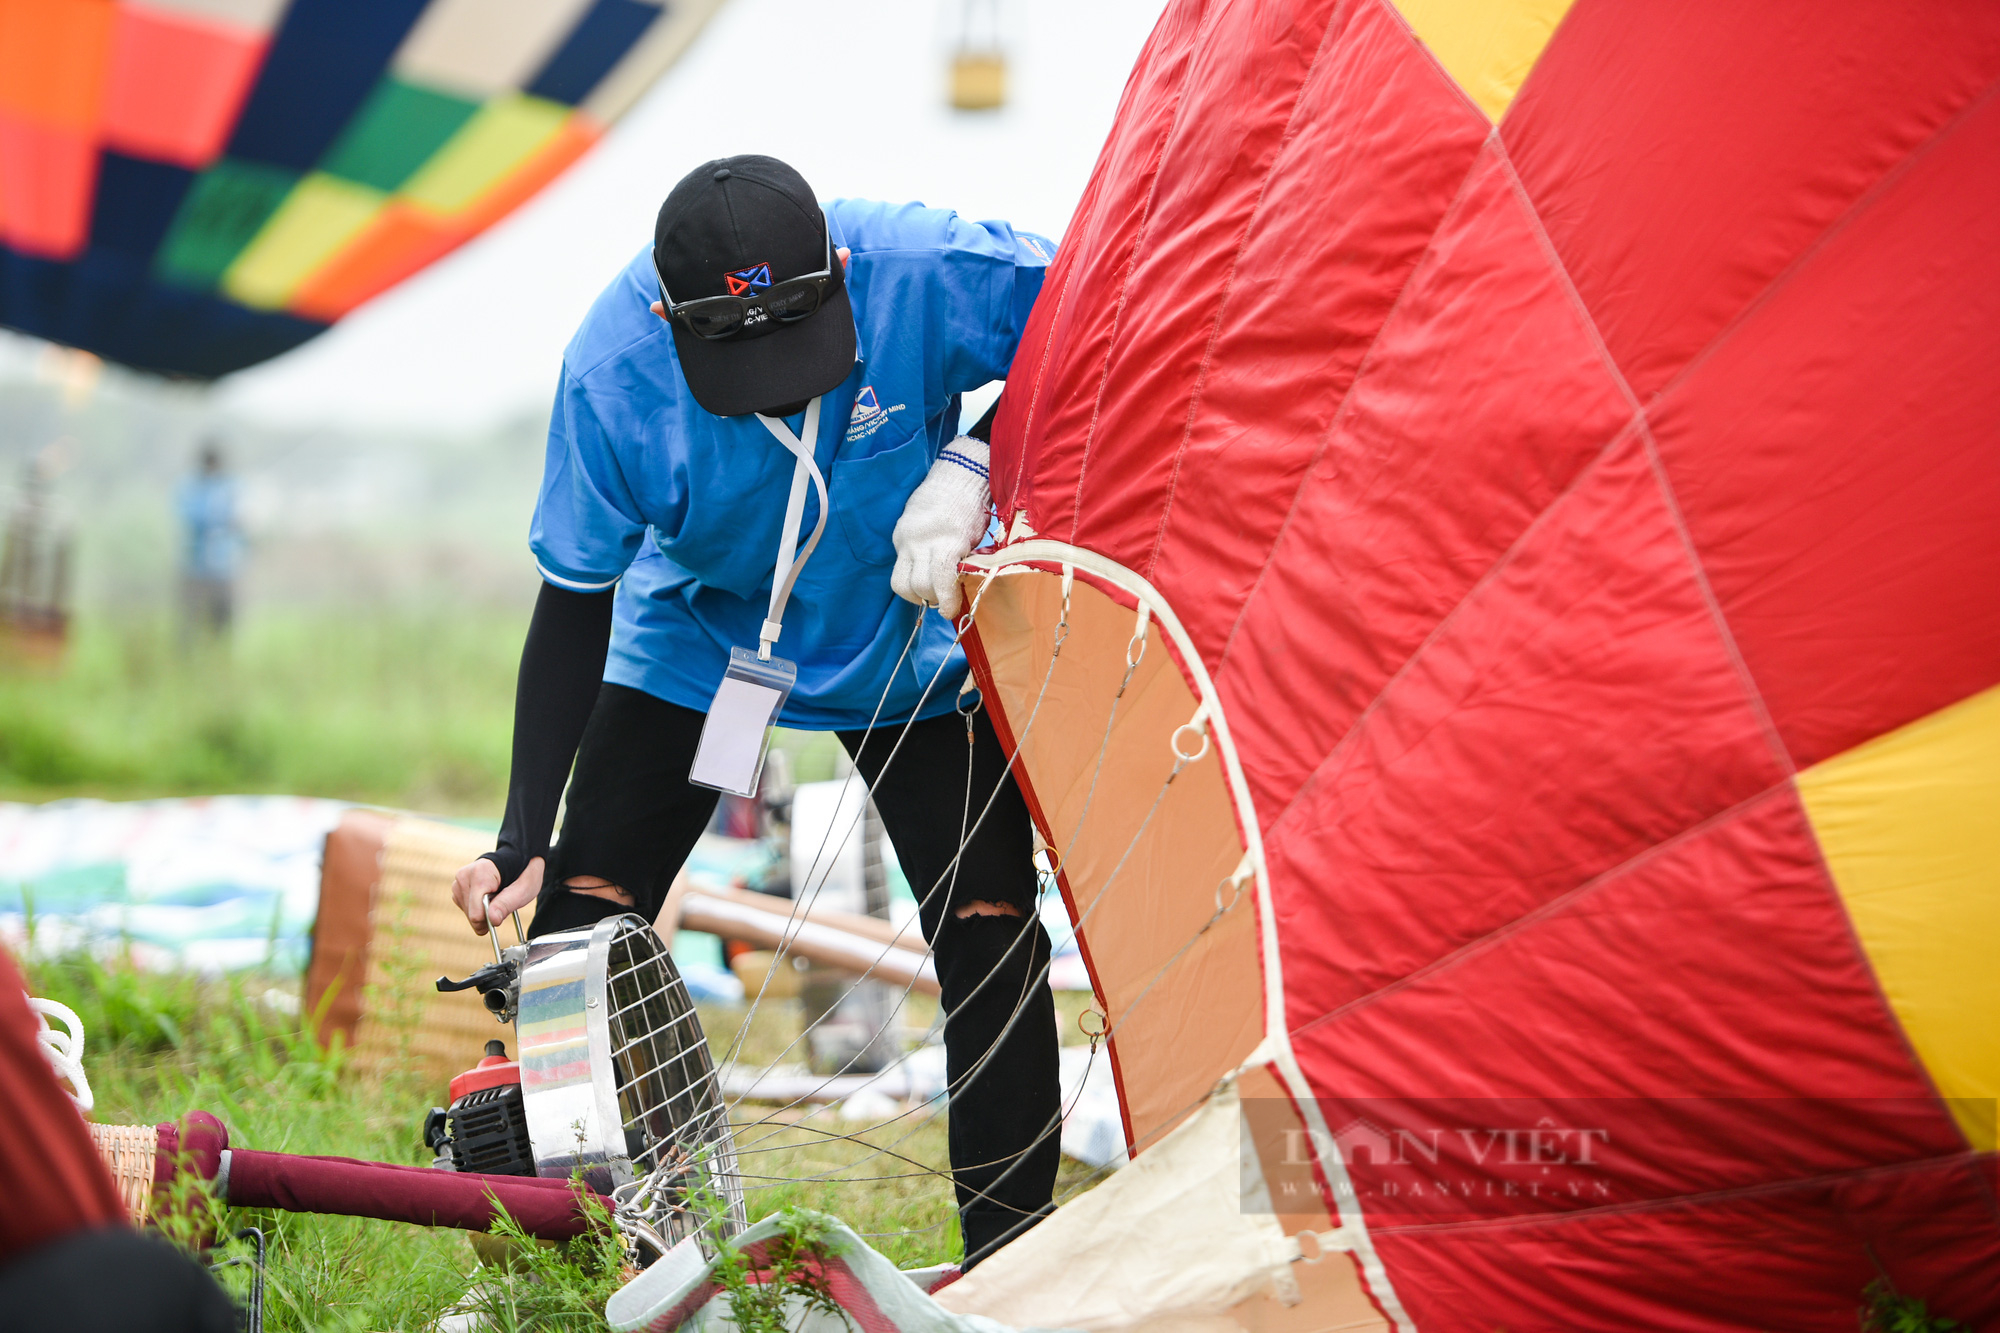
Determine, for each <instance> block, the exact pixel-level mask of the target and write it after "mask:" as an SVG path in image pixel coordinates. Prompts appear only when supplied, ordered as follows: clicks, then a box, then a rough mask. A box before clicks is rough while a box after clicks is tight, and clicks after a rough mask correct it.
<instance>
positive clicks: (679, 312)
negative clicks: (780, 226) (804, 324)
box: [653, 227, 834, 342]
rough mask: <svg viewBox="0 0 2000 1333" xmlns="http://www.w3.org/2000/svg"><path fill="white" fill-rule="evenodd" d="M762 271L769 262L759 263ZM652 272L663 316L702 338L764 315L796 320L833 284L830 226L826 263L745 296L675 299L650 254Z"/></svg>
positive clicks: (729, 332)
mask: <svg viewBox="0 0 2000 1333" xmlns="http://www.w3.org/2000/svg"><path fill="white" fill-rule="evenodd" d="M762 267H764V268H765V270H766V273H767V274H768V272H769V266H768V265H765V266H762ZM653 276H654V277H656V278H658V279H659V280H660V301H661V303H662V304H663V305H665V306H666V308H667V318H668V319H673V320H678V321H680V323H681V325H682V327H684V328H686V329H687V331H688V332H690V333H692V334H693V335H694V336H695V337H697V338H700V339H701V340H702V341H704V342H716V341H719V340H721V339H723V338H731V337H734V336H735V335H736V334H738V333H741V332H742V331H743V330H744V329H746V328H751V327H754V326H756V325H758V324H761V323H763V322H764V321H765V319H767V318H768V319H773V320H776V321H777V322H778V323H780V324H796V323H798V322H799V321H800V320H802V319H805V318H806V317H807V316H809V315H811V314H813V313H814V312H815V311H817V310H818V309H819V306H820V302H821V301H822V300H824V299H825V297H826V294H827V292H828V291H830V290H832V289H833V286H834V271H833V229H832V228H831V227H829V228H827V229H826V267H825V268H823V269H821V270H820V271H819V272H817V273H807V274H805V275H804V276H802V277H797V278H786V279H785V280H784V281H783V282H773V283H769V284H768V285H767V286H763V287H758V288H756V289H755V291H754V292H753V293H752V294H750V295H748V296H704V297H700V298H698V299H696V300H693V301H679V302H676V301H675V300H674V298H673V296H672V294H671V293H669V292H668V291H667V279H666V275H665V274H663V273H661V272H660V257H659V255H658V254H657V253H656V254H655V255H654V256H653Z"/></svg>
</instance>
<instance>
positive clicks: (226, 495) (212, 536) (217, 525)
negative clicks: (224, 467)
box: [179, 473, 243, 579]
mask: <svg viewBox="0 0 2000 1333" xmlns="http://www.w3.org/2000/svg"><path fill="white" fill-rule="evenodd" d="M179 501H180V511H181V522H182V524H183V525H184V526H185V527H186V530H187V542H186V545H184V546H183V547H182V548H181V567H182V568H183V569H184V570H185V571H186V572H187V573H188V574H190V575H192V576H194V577H195V578H200V579H233V578H235V577H236V565H237V562H238V561H239V560H240V559H241V557H242V554H243V537H242V534H241V533H240V532H239V531H238V530H237V527H236V482H235V480H234V479H233V478H230V477H227V476H216V475H209V474H205V473H197V474H195V475H194V476H192V477H189V478H187V479H186V480H185V481H183V482H182V483H181V488H180V496H179Z"/></svg>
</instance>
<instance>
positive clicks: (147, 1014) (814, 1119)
mask: <svg viewBox="0 0 2000 1333" xmlns="http://www.w3.org/2000/svg"><path fill="white" fill-rule="evenodd" d="M28 973H29V983H30V984H29V989H30V992H31V993H32V994H35V995H41V996H46V997H49V998H52V999H57V1000H61V1001H62V1002H63V1003H65V1004H67V1005H69V1006H70V1007H71V1008H73V1009H75V1010H76V1011H77V1012H78V1015H79V1016H80V1017H81V1018H82V1019H83V1022H84V1024H85V1027H86V1029H87V1031H88V1034H89V1036H88V1045H87V1050H86V1052H85V1064H86V1068H87V1070H88V1073H89V1076H90V1081H91V1084H92V1087H93V1089H94V1091H95V1092H96V1096H97V1107H96V1110H95V1111H94V1112H93V1114H92V1117H91V1118H92V1119H94V1120H97V1121H99V1122H101V1123H104V1124H156V1123H160V1122H164V1121H169V1120H173V1119H176V1118H178V1117H180V1116H181V1115H184V1114H185V1113H187V1112H188V1111H191V1110H197V1109H199V1110H206V1111H209V1112H212V1113H213V1114H215V1115H217V1116H219V1117H220V1118H221V1119H222V1121H223V1123H224V1124H225V1125H227V1126H228V1128H229V1135H230V1142H231V1143H232V1145H233V1146H236V1147H243V1148H256V1149H264V1150H267V1151H276V1152H290V1153H312V1154H325V1155H333V1156H343V1157H358V1158H362V1159H364V1160H370V1161H383V1162H398V1163H408V1164H423V1163H427V1162H428V1160H429V1154H428V1152H427V1151H426V1150H424V1149H423V1148H422V1146H421V1144H420V1141H419V1133H420V1126H421V1123H422V1118H423V1113H424V1110H425V1108H427V1107H429V1106H432V1105H437V1104H441V1103H442V1102H443V1101H444V1099H445V1089H443V1088H442V1087H437V1086H433V1085H431V1084H430V1083H429V1082H428V1081H427V1080H426V1079H424V1078H422V1077H419V1076H417V1075H415V1074H413V1073H411V1072H409V1071H407V1070H403V1069H397V1068H394V1067H390V1068H382V1069H373V1070H368V1071H363V1070H360V1069H357V1068H355V1067H353V1066H352V1065H351V1064H349V1063H348V1061H347V1060H346V1059H345V1058H344V1056H343V1055H342V1053H340V1052H338V1051H336V1052H332V1053H328V1052H323V1051H321V1050H319V1049H318V1048H317V1047H316V1046H315V1045H314V1044H313V1043H312V1041H311V1040H309V1039H308V1038H307V1037H306V1036H305V1035H304V1025H303V1023H302V1021H301V1020H300V1019H299V1018H298V1017H297V1016H294V1015H290V1014H288V1013H287V1012H286V1006H285V1004H284V1003H282V1000H283V999H284V997H286V996H287V995H288V994H289V993H290V992H289V989H288V988H289V986H291V985H295V983H280V982H274V981H273V979H271V978H268V977H261V976H256V975H252V974H246V975H242V976H237V977H232V978H228V979H224V980H204V979H197V978H194V977H190V976H186V975H171V974H153V973H140V972H136V971H133V970H132V969H130V968H129V967H125V966H123V965H120V964H116V963H104V962H99V961H97V960H94V959H91V958H89V957H87V956H83V955H71V956H65V957H62V958H55V959H46V958H45V959H40V960H37V961H35V962H34V963H33V964H31V965H30V966H29V967H28ZM395 1008H397V1006H394V1005H383V1006H379V1007H378V1009H377V1012H393V1011H394V1010H395ZM912 1010H913V1011H912V1012H911V1013H910V1014H909V1015H907V1016H906V1020H905V1021H906V1022H907V1023H908V1024H910V1025H912V1026H915V1027H919V1028H920V1027H922V1026H924V1025H925V1024H926V1023H927V1022H928V1020H929V1019H930V1018H931V1017H932V1016H933V1012H934V1007H933V1006H932V1004H931V1002H929V1001H922V1000H919V1001H917V1002H914V1003H913V1006H912ZM742 1014H743V1011H742V1009H741V1008H740V1007H738V1008H709V1009H705V1010H704V1014H703V1017H704V1022H705V1025H706V1027H707V1030H708V1032H709V1036H710V1041H711V1044H712V1045H713V1046H714V1047H716V1048H717V1050H718V1054H720V1048H722V1047H725V1046H727V1045H728V1043H729V1042H730V1040H731V1039H732V1038H733V1037H734V1035H735V1033H736V1031H737V1028H738V1025H739V1023H740V1021H741V1018H742ZM798 1030H799V1018H798V1013H797V1010H796V1008H795V1007H794V1006H793V1005H791V1004H789V1003H778V1002H773V1003H770V1004H767V1005H765V1006H764V1007H762V1008H760V1010H759V1011H758V1013H757V1015H756V1018H755V1021H754V1022H753V1023H752V1024H751V1028H750V1031H749V1034H748V1037H747V1039H746V1041H745V1044H744V1050H743V1055H744V1058H745V1059H746V1060H749V1061H756V1062H762V1061H765V1060H769V1059H772V1058H774V1057H776V1056H777V1055H778V1054H779V1053H780V1052H781V1051H783V1049H784V1048H785V1046H786V1045H787V1044H788V1043H789V1042H790V1041H791V1040H792V1038H793V1037H795V1036H796V1035H797V1033H798ZM475 1056H476V1053H475V1052H468V1053H467V1063H468V1064H470V1063H471V1062H472V1060H473V1059H474V1058H475ZM787 1058H794V1059H795V1058H797V1055H796V1053H794V1055H792V1056H790V1057H787ZM738 1142H739V1146H740V1148H741V1150H742V1152H743V1156H742V1160H741V1166H742V1170H743V1172H744V1175H745V1176H746V1178H748V1179H750V1180H751V1181H752V1182H757V1181H759V1180H761V1183H753V1188H752V1189H751V1190H750V1194H749V1199H748V1205H749V1207H748V1211H749V1215H750V1217H751V1219H752V1220H753V1221H754V1220H756V1219H759V1218H762V1217H765V1216H767V1215H769V1214H770V1213H772V1212H775V1211H777V1210H779V1209H781V1208H784V1207H788V1206H801V1207H806V1208H811V1209H815V1210H818V1211H822V1212H827V1213H832V1214H834V1215H837V1216H839V1217H840V1218H841V1219H842V1220H844V1221H845V1222H847V1224H848V1225H849V1226H851V1227H853V1228H854V1229H855V1230H856V1231H857V1232H860V1233H861V1234H863V1235H865V1236H867V1237H869V1238H870V1242H871V1243H872V1244H874V1245H875V1246H876V1248H878V1249H880V1250H881V1251H882V1252H883V1253H884V1254H886V1255H888V1256H889V1257H890V1258H891V1259H892V1260H893V1261H895V1262H896V1263H897V1264H899V1265H901V1266H903V1267H906V1268H907V1267H918V1266H922V1265H926V1264H931V1263H937V1262H942V1261H944V1260H947V1259H952V1258H955V1257H957V1254H958V1250H959V1241H958V1224H957V1218H956V1215H955V1212H954V1209H953V1207H952V1198H951V1185H950V1181H949V1178H948V1176H947V1175H946V1169H947V1160H948V1159H947V1152H946V1124H945V1119H944V1117H943V1116H942V1115H941V1114H933V1113H932V1112H931V1111H929V1110H927V1109H922V1108H919V1109H916V1110H913V1111H912V1112H910V1113H909V1114H907V1115H905V1116H903V1117H902V1118H901V1119H899V1120H897V1121H894V1122H892V1123H890V1124H888V1125H885V1126H881V1127H856V1126H854V1125H852V1124H849V1123H845V1122H842V1121H839V1120H837V1119H836V1118H834V1115H833V1113H832V1112H831V1111H830V1110H819V1111H816V1112H813V1111H810V1110H809V1109H808V1108H800V1110H798V1111H785V1112H775V1113H774V1111H773V1109H772V1108H765V1109H763V1110H758V1109H755V1108H748V1107H746V1108H743V1110H742V1112H741V1114H740V1115H739V1131H738ZM1095 1175H1096V1173H1092V1172H1090V1171H1088V1170H1087V1169H1085V1168H1083V1167H1081V1166H1079V1165H1078V1164H1076V1163H1074V1162H1070V1161H1068V1160H1066V1159H1065V1161H1064V1164H1063V1174H1062V1177H1061V1179H1060V1181H1059V1183H1058V1187H1057V1190H1058V1196H1059V1197H1060V1196H1061V1195H1063V1194H1066V1193H1068V1192H1069V1191H1070V1190H1072V1189H1073V1188H1076V1187H1079V1186H1083V1185H1086V1184H1088V1183H1090V1181H1092V1180H1093V1179H1094V1178H1095ZM249 1225H255V1226H259V1227H262V1228H263V1229H264V1230H265V1232H266V1234H267V1236H268V1237H269V1238H270V1247H271V1248H270V1261H269V1270H268V1271H269V1284H268V1287H267V1289H266V1321H267V1322H266V1327H268V1328H269V1329H271V1330H272V1333H286V1331H288V1330H307V1329H311V1330H340V1331H342V1333H364V1331H372V1330H390V1329H394V1330H408V1331H412V1333H414V1331H415V1330H422V1329H425V1328H427V1327H428V1326H429V1325H430V1323H431V1321H433V1320H434V1319H435V1318H436V1317H437V1315H438V1314H439V1313H440V1312H442V1311H444V1310H446V1309H448V1308H450V1307H451V1306H452V1305H453V1304H454V1303H456V1302H458V1301H460V1300H461V1299H463V1298H465V1297H466V1295H467V1293H468V1291H470V1290H471V1289H472V1287H473V1286H474V1284H475V1282H477V1283H480V1284H484V1285H485V1287H486V1290H487V1298H486V1300H485V1302H484V1304H485V1307H486V1308H488V1309H489V1310H500V1311H512V1314H511V1315H510V1316H509V1317H507V1318H502V1319H500V1320H499V1321H497V1323H496V1327H497V1328H499V1329H502V1330H512V1329H518V1330H522V1331H523V1333H525V1330H527V1329H529V1328H531V1327H532V1328H535V1329H544V1330H545V1329H553V1328H563V1329H594V1328H602V1327H604V1325H603V1321H602V1319H601V1315H602V1308H601V1301H602V1299H603V1298H604V1296H605V1295H607V1294H608V1293H609V1291H610V1290H612V1289H614V1288H615V1286H616V1285H617V1278H616V1276H615V1275H612V1274H607V1273H606V1272H604V1271H603V1269H602V1265H601V1264H600V1263H597V1262H595V1261H594V1257H593V1255H592V1254H591V1253H590V1252H589V1251H588V1249H587V1248H585V1249H584V1250H582V1251H580V1252H577V1253H573V1254H553V1255H549V1254H538V1255H536V1256H533V1258H532V1262H526V1263H519V1264H517V1265H515V1267H516V1268H518V1269H519V1270H520V1271H519V1272H518V1273H517V1274H515V1275H512V1276H510V1275H509V1271H508V1269H506V1268H496V1267H492V1266H486V1267H481V1265H480V1263H479V1260H478V1258H477V1256H476V1254H475V1252H474V1249H473V1247H472V1244H471V1242H470V1241H469V1239H468V1237H467V1235H466V1234H465V1233H462V1232H458V1231H451V1230H432V1229H427V1228H422V1227H413V1226H407V1225H403V1224H400V1223H389V1222H375V1221H365V1220H361V1219H355V1218H339V1217H322V1216H317V1215H311V1214H292V1213H281V1212H269V1211H262V1210H242V1209H239V1210H233V1212H232V1214H231V1216H230V1217H229V1219H228V1226H229V1227H230V1228H231V1229H234V1228H238V1227H242V1226H249ZM492 1253H493V1251H492V1249H491V1247H490V1246H489V1255H490V1254H492ZM535 1270H539V1272H536V1271H535ZM531 1275H532V1276H531ZM223 1276H224V1278H225V1280H226V1281H229V1282H231V1283H236V1284H240V1283H241V1282H243V1281H245V1280H247V1274H246V1272H245V1270H243V1269H234V1270H229V1271H228V1272H226V1273H224V1274H223ZM552 1302H554V1303H555V1305H556V1307H557V1308H552ZM564 1302H567V1304H564Z"/></svg>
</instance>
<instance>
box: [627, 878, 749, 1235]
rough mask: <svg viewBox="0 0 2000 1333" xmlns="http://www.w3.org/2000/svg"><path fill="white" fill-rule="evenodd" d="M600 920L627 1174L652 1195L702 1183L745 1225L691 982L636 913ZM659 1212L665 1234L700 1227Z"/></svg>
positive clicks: (730, 1141) (731, 1147)
mask: <svg viewBox="0 0 2000 1333" xmlns="http://www.w3.org/2000/svg"><path fill="white" fill-rule="evenodd" d="M605 925H606V926H610V927H612V932H611V935H610V939H609V940H608V942H607V949H606V955H605V971H604V986H605V996H606V1006H605V1007H606V1019H607V1024H608V1026H609V1029H610V1037H611V1063H612V1067H613V1069H614V1070H615V1072H616V1077H617V1080H618V1081H617V1087H616V1092H617V1099H618V1116H619V1120H620V1121H621V1122H622V1124H623V1126H624V1132H625V1149H626V1156H627V1158H628V1159H629V1160H630V1162H631V1164H632V1171H633V1174H634V1176H635V1177H638V1178H640V1179H646V1178H651V1180H652V1181H653V1183H654V1188H653V1192H656V1193H657V1192H661V1191H662V1187H664V1193H665V1194H667V1195H679V1196H681V1198H682V1199H684V1198H685V1197H686V1196H687V1195H688V1194H689V1193H691V1192H693V1191H695V1190H697V1189H700V1188H702V1187H704V1186H705V1187H706V1189H707V1190H708V1191H709V1192H711V1193H712V1194H714V1195H715V1196H716V1197H717V1199H719V1201H720V1202H721V1203H722V1204H723V1205H724V1207H725V1209H726V1212H727V1216H728V1219H729V1221H730V1222H731V1223H733V1224H734V1227H732V1228H731V1229H734V1228H735V1227H741V1226H743V1225H744V1224H745V1215H744V1207H743V1185H742V1179H741V1177H740V1176H739V1175H738V1173H737V1167H736V1151H735V1142H734V1138H733V1136H732V1135H731V1133H730V1129H729V1110H728V1107H727V1106H725V1105H724V1104H723V1100H722V1097H721V1095H720V1089H719V1087H718V1085H717V1080H716V1076H715V1064H714V1061H713V1059H712V1058H711V1057H710V1055H709V1050H708V1039H707V1036H706V1035H705V1034H704V1033H703V1031H702V1026H701V1018H700V1016H699V1015H698V1014H697V1013H696V1012H695V1007H694V1001H693V999H692V998H691V997H690V996H689V995H688V989H687V983H686V982H685V981H684V980H682V978H681V975H680V969H678V968H677V967H675V966H674V960H673V957H672V955H671V954H669V953H668V952H667V950H666V948H665V946H664V945H663V944H662V943H661V941H660V937H659V936H658V935H657V934H656V933H655V932H654V931H653V928H652V927H651V926H649V925H647V924H646V923H645V922H643V921H642V920H640V918H638V917H636V916H623V917H619V918H616V920H615V921H612V922H606V923H605ZM599 929H600V930H602V929H604V927H603V926H600V927H599ZM593 943H595V941H593ZM676 1201H677V1200H676ZM657 1215H658V1216H659V1217H660V1218H661V1220H662V1221H663V1222H664V1223H665V1225H664V1227H663V1228H662V1234H663V1235H666V1236H667V1237H668V1239H670V1240H676V1241H677V1240H680V1239H682V1238H683V1237H684V1236H686V1235H688V1234H691V1233H692V1232H693V1231H694V1229H695V1228H696V1226H697V1225H698V1223H697V1222H696V1220H695V1219H694V1218H693V1217H692V1216H690V1215H689V1214H688V1213H686V1212H684V1211H680V1210H675V1209H667V1210H665V1211H663V1212H661V1213H659V1214H657Z"/></svg>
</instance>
